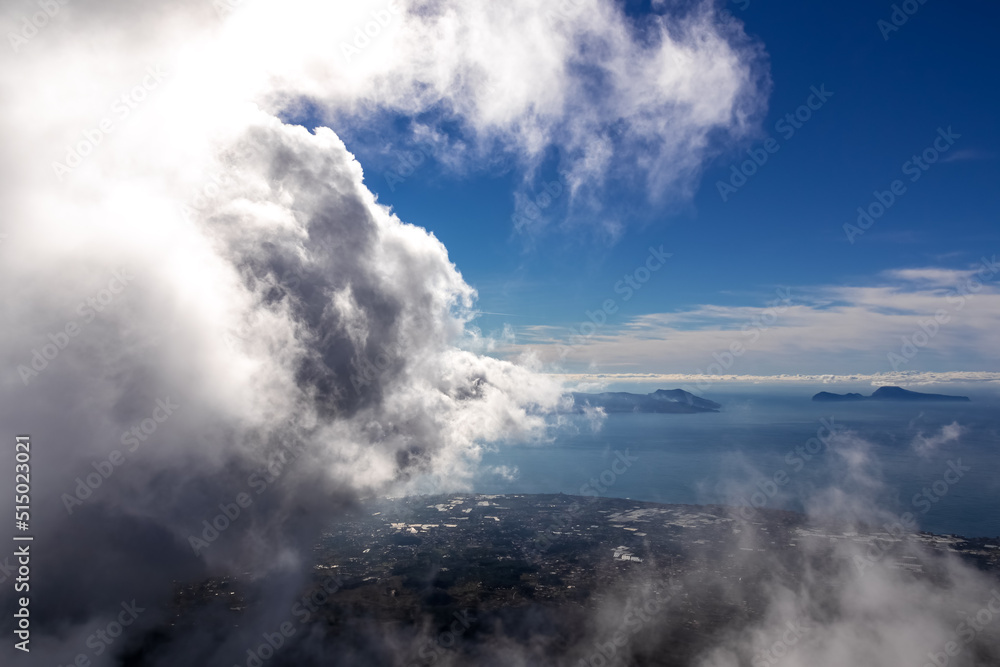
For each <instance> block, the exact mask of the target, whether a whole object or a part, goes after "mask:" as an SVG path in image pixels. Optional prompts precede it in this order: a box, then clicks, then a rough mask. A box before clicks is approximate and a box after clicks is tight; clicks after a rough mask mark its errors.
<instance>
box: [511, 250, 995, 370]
mask: <svg viewBox="0 0 1000 667" xmlns="http://www.w3.org/2000/svg"><path fill="white" fill-rule="evenodd" d="M983 276H985V277H983ZM995 277H996V275H995V274H989V273H988V271H987V270H986V269H982V267H972V268H970V269H945V268H933V267H932V268H921V269H900V270H893V271H888V272H886V273H884V274H882V276H881V277H880V278H879V279H878V280H877V281H876V282H878V283H881V284H874V285H864V286H847V287H842V286H818V287H810V288H800V289H794V288H793V289H791V290H790V291H789V292H788V297H789V298H788V301H787V302H785V303H779V302H773V303H771V304H765V305H760V306H719V305H713V304H705V305H700V306H698V307H695V308H691V309H688V310H680V311H676V312H670V313H650V314H646V315H641V316H638V317H634V318H632V319H630V320H627V321H624V322H622V323H621V324H620V325H617V326H611V325H608V326H606V327H601V328H598V329H596V330H595V331H591V330H590V329H589V328H584V327H581V328H580V334H582V335H574V334H572V333H569V332H567V331H566V330H565V329H563V328H560V327H555V326H550V325H546V326H534V327H532V326H528V327H520V328H518V329H517V330H516V333H517V344H516V346H513V347H508V348H507V349H508V350H509V351H511V352H514V353H516V351H519V350H531V351H532V352H533V353H534V354H536V355H537V356H538V358H539V359H541V360H542V361H545V362H549V363H552V364H553V365H554V367H555V368H557V369H559V371H560V372H566V373H571V374H574V375H578V374H581V373H583V374H586V373H591V374H607V375H606V379H607V378H610V377H612V376H614V375H615V374H627V376H633V375H634V374H635V373H636V372H637V370H638V369H640V368H641V369H643V371H644V372H648V373H652V374H654V375H672V374H680V375H685V376H687V375H692V376H694V375H703V374H707V375H713V374H714V375H728V376H739V375H748V376H753V377H764V376H790V377H796V376H801V375H803V374H804V375H805V376H807V377H813V378H822V377H824V376H826V375H838V376H851V375H856V374H862V375H866V376H869V375H872V374H880V373H895V372H903V371H918V372H919V371H932V372H944V371H963V370H967V369H977V370H989V369H990V368H991V367H995V360H996V358H997V356H998V354H1000V341H998V340H997V338H996V335H995V332H996V328H997V326H998V325H1000V315H998V313H1000V287H998V286H997V285H996V284H995V282H994V278H995ZM588 333H589V334H590V335H587V334H588ZM907 343H909V346H907ZM734 345H735V346H737V347H736V349H737V350H738V354H736V355H733V354H732V352H731V351H732V350H733V349H734V348H733V346H734ZM890 355H894V356H890ZM720 359H722V361H720ZM623 377H626V376H623Z"/></svg>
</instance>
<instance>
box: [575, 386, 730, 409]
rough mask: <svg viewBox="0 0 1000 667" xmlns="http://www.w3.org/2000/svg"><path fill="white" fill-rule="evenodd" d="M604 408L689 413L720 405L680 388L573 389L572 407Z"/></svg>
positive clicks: (718, 407) (715, 407)
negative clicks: (646, 390) (636, 391)
mask: <svg viewBox="0 0 1000 667" xmlns="http://www.w3.org/2000/svg"><path fill="white" fill-rule="evenodd" d="M588 406H589V407H593V408H597V407H600V408H604V411H605V412H607V413H612V412H658V413H672V414H691V413H695V412H718V411H719V409H720V408H721V407H722V406H721V405H719V404H718V403H716V402H715V401H710V400H708V399H705V398H699V397H698V396H695V395H694V394H690V393H688V392H686V391H684V390H683V389H657V390H656V391H654V392H653V393H651V394H630V393H628V392H627V391H610V392H604V393H601V394H584V393H580V392H573V410H574V411H575V412H583V409H584V408H585V407H588Z"/></svg>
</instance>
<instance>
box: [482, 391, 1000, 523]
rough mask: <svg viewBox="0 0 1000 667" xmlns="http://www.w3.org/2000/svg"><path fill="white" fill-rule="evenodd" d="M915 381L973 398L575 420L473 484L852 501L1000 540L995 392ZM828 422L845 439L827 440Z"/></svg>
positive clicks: (732, 406)
mask: <svg viewBox="0 0 1000 667" xmlns="http://www.w3.org/2000/svg"><path fill="white" fill-rule="evenodd" d="M821 389H822V390H827V391H836V392H838V393H846V392H847V391H860V392H862V393H865V394H870V393H871V392H872V391H873V390H874V388H872V387H866V388H861V389H857V388H851V389H830V388H818V389H815V391H820V390H821ZM914 389H916V390H918V391H923V392H937V393H949V394H961V395H966V396H969V397H970V398H971V399H972V401H971V402H968V403H943V402H926V403H916V402H913V403H910V402H905V403H899V402H891V403H890V402H859V403H820V402H814V401H812V400H811V397H812V394H813V393H815V391H810V390H802V389H801V388H797V389H796V390H792V391H789V390H787V389H784V390H768V389H754V390H731V391H730V392H729V393H725V392H723V393H713V392H706V393H703V394H701V395H702V396H703V397H704V398H708V399H711V400H714V401H716V402H718V403H720V404H722V406H723V408H722V410H721V411H720V412H718V413H699V414H679V415H674V414H612V415H608V416H607V417H605V418H604V420H603V422H602V423H600V424H595V423H594V422H593V421H592V420H590V419H586V418H584V417H583V416H571V417H566V418H565V419H564V420H563V423H562V424H561V425H560V426H557V427H554V428H553V430H552V432H551V433H550V437H549V438H547V439H544V440H533V441H531V442H514V443H504V444H495V445H491V446H489V448H488V450H487V452H486V453H485V455H484V456H483V460H482V465H481V466H480V469H479V470H480V472H478V473H477V476H476V477H475V479H474V480H473V488H474V490H475V491H476V492H478V493H489V494H493V493H508V494H509V493H566V494H574V495H591V496H603V497H616V498H630V499H634V500H643V501H652V502H659V503H682V504H701V505H705V504H727V505H750V506H754V507H762V508H771V509H785V510H792V511H799V512H801V511H806V510H807V509H810V510H815V509H816V508H819V509H821V510H824V511H829V510H830V508H833V509H834V510H835V511H839V510H838V508H840V507H841V506H843V507H844V510H843V511H844V512H845V513H851V512H853V511H854V510H853V509H851V507H852V505H856V506H857V507H855V509H858V508H860V509H862V510H864V508H866V507H877V508H879V509H880V510H881V511H882V512H883V516H885V515H886V513H888V515H890V516H902V515H903V514H904V513H906V512H909V513H910V514H911V515H912V516H914V517H915V518H916V520H917V522H918V526H919V529H921V530H926V531H929V532H933V533H940V534H951V535H961V536H964V537H1000V396H998V395H997V394H996V393H991V392H986V391H982V392H976V391H975V390H972V391H956V390H954V388H950V389H948V390H942V389H940V388H938V389H932V388H922V387H921V388H914ZM830 424H833V425H834V426H835V428H836V429H837V432H838V433H839V434H841V435H838V436H837V437H836V438H832V439H831V438H830V437H828V435H827V434H828V433H829V432H830V431H829V430H828V428H829V425H830ZM797 448H799V451H798V452H797V451H796V449H797ZM810 451H812V452H815V453H814V454H810ZM803 452H804V455H803ZM835 499H839V500H835ZM845 518H848V519H851V518H852V517H845ZM854 518H856V517H854Z"/></svg>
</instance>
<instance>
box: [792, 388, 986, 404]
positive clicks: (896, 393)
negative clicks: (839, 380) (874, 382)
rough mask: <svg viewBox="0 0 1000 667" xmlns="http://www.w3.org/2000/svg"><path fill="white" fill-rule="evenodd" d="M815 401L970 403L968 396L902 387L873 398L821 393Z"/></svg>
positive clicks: (877, 391) (874, 395) (815, 397)
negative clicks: (928, 392)
mask: <svg viewBox="0 0 1000 667" xmlns="http://www.w3.org/2000/svg"><path fill="white" fill-rule="evenodd" d="M812 400H814V401H827V402H846V401H963V402H968V401H969V397H968V396H949V395H948V394H923V393H921V392H919V391H910V390H908V389H903V388H902V387H879V388H878V389H876V390H875V392H874V393H872V395H871V396H864V395H862V394H831V393H830V392H828V391H821V392H819V393H818V394H816V395H815V396H813V397H812Z"/></svg>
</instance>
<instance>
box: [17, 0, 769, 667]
mask: <svg viewBox="0 0 1000 667" xmlns="http://www.w3.org/2000/svg"><path fill="white" fill-rule="evenodd" d="M0 20H2V23H3V25H4V27H5V29H9V30H8V32H7V35H6V42H7V44H6V46H5V48H7V49H8V51H7V53H6V54H5V55H4V56H3V58H2V64H0V87H2V93H3V97H4V100H5V102H4V105H3V108H2V110H0V127H2V132H3V136H4V141H3V144H2V148H0V173H2V177H3V178H2V182H0V210H2V216H0V218H2V222H0V225H2V228H0V234H2V235H3V236H2V239H0V240H2V244H0V255H2V259H3V261H2V262H0V277H2V280H3V284H4V285H6V286H7V290H6V293H5V297H4V298H3V300H2V304H3V305H2V316H3V319H4V322H5V324H4V327H3V328H2V332H0V349H2V355H3V364H4V368H5V369H6V372H5V374H4V380H3V397H2V400H0V423H2V424H3V426H4V432H5V433H8V434H11V433H15V432H16V433H30V434H31V436H32V440H33V446H34V449H33V459H32V461H33V469H34V471H35V474H34V476H33V478H32V480H33V503H34V506H33V510H32V511H33V521H34V528H33V529H34V531H35V533H36V535H37V540H36V542H35V543H34V546H33V548H34V549H35V556H34V560H33V567H34V579H33V583H32V604H33V607H32V613H33V620H34V622H35V623H36V625H35V626H34V627H35V628H36V630H35V633H34V635H33V645H34V649H33V651H32V660H37V661H38V662H37V664H48V663H51V664H64V663H66V664H68V663H69V662H71V661H72V660H74V658H75V656H77V655H78V654H81V653H85V654H87V655H88V656H89V657H90V659H92V660H94V664H111V656H112V655H114V654H117V653H119V652H121V651H122V650H124V648H125V642H126V641H127V640H126V639H122V640H120V643H117V644H115V637H117V635H113V636H111V635H109V634H107V633H105V634H99V635H95V634H94V633H95V631H96V630H99V629H101V628H107V627H109V624H112V626H111V627H114V625H113V624H115V623H116V619H123V618H124V619H127V620H128V621H129V623H130V624H135V625H138V626H142V625H144V624H148V625H152V624H155V623H159V622H161V621H162V618H160V617H159V615H160V613H161V611H160V610H162V609H163V608H164V605H165V602H166V601H168V600H169V599H170V596H171V595H172V593H173V586H174V584H173V582H175V581H190V580H197V579H198V578H199V577H203V576H205V575H207V574H209V573H215V574H227V573H243V574H246V573H250V574H252V575H260V574H264V573H266V572H269V571H271V572H272V574H273V572H274V571H277V572H278V574H273V576H279V577H280V576H289V577H293V578H294V573H295V572H296V571H297V568H298V566H299V565H300V564H301V563H302V562H303V558H307V557H308V549H309V547H310V545H311V544H312V541H313V540H314V539H315V536H316V534H317V530H318V528H319V526H321V525H322V524H323V523H325V522H327V521H328V520H329V519H330V517H331V516H335V515H336V514H337V512H338V511H339V510H340V508H342V507H344V506H346V505H349V504H350V503H351V502H352V501H353V500H355V499H356V498H358V497H359V496H361V495H364V494H373V493H380V492H381V493H385V492H392V493H400V492H407V491H414V490H426V489H436V488H458V487H460V486H461V484H462V482H463V480H464V479H465V478H466V476H467V475H468V474H469V473H470V471H471V470H472V468H473V466H474V465H475V463H476V461H477V459H478V457H479V453H480V447H481V446H482V444H483V443H485V442H491V441H503V440H505V439H508V438H512V437H531V436H532V435H535V434H539V433H541V432H543V430H544V428H545V417H544V415H545V414H546V413H547V412H550V411H552V410H553V409H554V408H555V407H556V405H557V403H558V401H559V400H560V399H559V396H560V393H561V388H560V387H559V386H558V385H557V384H555V383H554V382H552V381H550V380H548V379H546V378H545V376H542V375H539V374H536V373H535V372H534V371H533V370H531V369H530V368H527V367H525V366H523V365H515V364H512V363H509V362H504V361H499V360H497V359H494V358H491V357H488V356H483V355H481V354H478V353H477V352H476V351H475V350H476V349H479V348H478V347H477V344H476V341H474V340H473V339H472V338H471V336H470V335H469V334H468V333H467V332H466V329H465V325H466V323H467V321H468V317H469V315H470V306H471V305H472V304H473V301H474V298H475V291H474V290H473V289H472V288H471V287H470V286H469V285H468V284H466V283H465V282H464V280H463V279H462V276H461V274H460V272H459V270H458V269H457V268H456V267H455V266H454V265H453V264H452V263H451V262H450V261H449V259H448V255H447V252H446V250H445V248H444V247H443V246H442V244H441V243H440V242H439V241H438V240H437V239H436V238H434V236H433V235H432V234H430V233H428V232H426V231H425V230H423V229H420V228H417V227H414V226H412V225H408V224H406V223H405V222H404V221H401V220H399V219H398V218H397V217H396V216H395V215H394V214H393V213H392V212H391V211H390V210H389V209H388V208H387V207H385V206H383V205H381V204H379V203H378V202H377V201H376V199H375V197H374V196H373V195H372V193H371V192H370V191H369V190H368V189H367V188H366V186H365V180H364V172H363V165H360V164H358V162H357V161H356V160H355V159H354V157H353V156H352V155H351V154H350V153H349V152H348V150H347V149H346V148H345V146H344V144H343V142H342V141H341V140H340V138H338V123H344V124H345V126H347V125H350V126H352V127H358V126H359V124H362V123H363V122H364V119H365V118H366V117H368V116H369V115H370V116H371V117H372V118H376V117H379V116H380V114H403V115H405V116H408V117H411V118H416V117H418V116H420V117H421V118H424V119H426V118H433V119H435V120H423V121H421V122H420V123H416V122H414V124H413V126H412V128H411V129H412V132H413V136H414V137H418V138H421V139H422V140H425V141H426V142H428V143H427V145H429V146H431V147H432V148H431V150H432V151H435V154H436V156H437V157H438V159H439V162H440V164H442V165H448V167H449V168H452V169H456V170H459V171H462V170H466V169H472V168H475V164H476V163H477V161H479V160H481V159H485V156H487V155H488V154H490V153H494V152H506V153H509V154H511V155H514V156H515V157H516V164H518V165H519V167H518V168H519V169H521V173H522V174H523V175H524V177H525V179H527V180H530V179H531V178H533V176H532V175H533V174H534V173H535V170H536V169H537V168H538V166H539V165H540V164H541V161H542V158H543V154H544V152H545V151H546V150H547V149H548V148H550V147H555V148H557V149H558V150H559V152H560V154H561V155H562V156H563V157H562V158H561V160H562V162H561V164H560V166H559V169H560V170H561V171H562V172H563V174H564V176H565V178H566V181H567V183H568V184H569V187H570V190H571V191H572V192H573V193H574V197H583V194H582V193H583V192H591V193H599V191H600V188H601V187H602V185H603V184H604V183H605V180H606V174H607V173H608V171H609V170H610V169H611V168H612V166H616V165H618V166H620V165H629V166H628V169H634V170H636V174H638V175H639V176H641V178H639V179H638V181H639V182H644V183H646V185H647V186H648V189H649V192H651V193H656V194H657V195H661V196H662V195H667V196H671V197H673V196H677V195H683V194H684V192H685V191H686V190H687V188H688V187H689V186H690V184H691V183H692V179H694V178H695V177H696V176H697V173H698V170H699V168H700V165H701V162H702V161H703V160H704V158H705V157H706V156H707V155H709V154H710V153H711V151H712V150H713V146H712V144H711V141H710V140H709V139H710V137H712V136H714V134H720V133H721V134H723V135H724V134H727V133H728V134H730V135H734V136H739V135H742V134H744V133H745V132H747V131H748V129H749V128H750V127H751V125H752V120H753V119H754V118H755V117H756V115H758V114H759V112H760V110H761V106H762V103H761V87H762V86H763V85H765V81H764V74H763V73H762V69H761V67H760V57H759V54H758V53H757V48H756V47H755V46H753V45H752V44H750V43H749V41H748V40H747V39H746V38H745V36H744V35H743V34H742V32H741V31H740V28H739V26H738V25H737V24H735V23H732V22H727V21H725V20H722V19H721V18H720V17H719V15H717V14H716V13H715V11H714V9H713V8H712V6H711V4H710V3H695V4H694V5H693V6H691V7H688V8H686V9H685V10H684V12H683V14H681V15H678V16H670V15H663V16H656V17H654V18H653V19H651V20H649V21H646V22H644V23H643V24H636V23H633V22H632V20H631V19H629V18H627V17H626V16H625V15H624V14H623V13H622V10H621V9H620V7H619V6H618V5H617V4H614V3H611V2H607V1H604V0H579V1H577V2H574V1H572V0H568V1H567V2H565V3H562V4H561V5H559V6H558V7H555V6H552V7H550V6H548V5H547V4H545V3H534V2H528V1H526V0H525V1H517V2H503V3H483V2H410V3H405V2H392V3H381V2H378V1H376V2H371V3H361V2H358V3H354V2H351V3H345V2H330V3H307V2H281V3H279V2H254V1H253V0H248V1H246V2H236V1H235V0H230V1H229V2H226V1H225V0H219V1H217V2H215V3H212V2H209V1H208V0H205V1H204V2H194V1H189V2H150V3H125V2H115V1H112V0H107V1H104V2H86V1H84V0H80V1H79V2H77V1H76V0H73V1H71V2H63V1H61V0H52V1H51V2H40V3H38V4H37V5H30V4H27V3H24V4H23V6H22V5H16V4H8V5H6V6H5V8H4V9H3V14H2V16H0ZM372 26H375V27H374V28H373V27H372ZM305 102H308V103H309V104H310V105H312V106H313V107H314V108H315V109H316V110H317V112H316V113H317V116H318V117H320V118H321V119H322V120H323V121H324V122H325V123H326V124H327V125H329V126H330V128H332V129H328V128H326V127H320V128H318V129H316V130H315V131H314V132H309V131H307V130H306V129H304V128H303V127H300V126H293V125H287V124H283V123H282V122H281V121H280V120H279V118H287V117H289V114H293V113H294V111H295V109H296V108H297V106H298V105H301V104H303V103H305ZM421 114H422V115H421ZM373 122H374V121H373ZM444 124H449V127H451V126H453V125H456V126H457V127H459V128H460V129H459V130H458V131H455V132H448V133H446V132H443V131H442V129H441V127H443V126H444ZM713 133H714V134H713ZM619 173H622V172H619ZM630 180H636V179H632V178H631V177H630ZM585 186H587V187H585ZM588 196H591V195H588ZM592 196H598V195H597V194H594V195H592ZM585 203H586V202H585ZM590 203H593V202H590ZM11 466H12V460H11V458H10V457H3V459H2V463H0V473H2V474H3V476H4V477H5V478H9V477H10V476H11V475H12V469H11ZM5 572H6V570H5ZM289 572H291V573H293V574H288V573H289ZM277 588H280V589H281V590H282V591H285V590H286V589H287V590H294V586H291V585H290V586H288V587H287V588H281V587H277ZM10 593H11V590H10V589H9V588H8V587H6V586H5V587H4V589H3V593H2V596H4V597H3V599H4V601H5V602H4V608H5V609H6V608H9V607H7V606H6V602H7V601H8V597H7V596H9V595H10ZM286 594H288V593H285V592H280V593H275V594H274V595H275V596H276V599H281V596H282V595H286ZM123 605H124V606H123ZM276 606H277V607H280V606H281V605H280V604H277V605H276ZM126 608H127V609H126ZM286 608H287V607H286ZM123 609H125V611H123ZM121 622H124V621H121ZM9 625H10V623H9V621H8V622H7V623H5V624H4V627H5V628H7V627H8V626H9ZM119 629H120V628H119ZM133 636H137V635H136V634H133ZM138 636H141V633H140V634H139V635H138ZM214 639H217V638H214ZM214 639H213V641H214ZM234 641H235V640H234ZM235 643H236V644H238V643H239V642H235ZM8 649H9V643H7V642H5V643H4V648H3V649H2V650H3V651H4V652H6V651H8ZM174 657H175V658H176V656H174ZM46 660H47V661H48V663H46V662H45V661H46ZM164 660H166V662H164V663H163V664H177V663H176V662H171V661H170V660H171V659H168V658H164ZM33 664H36V663H34V662H33Z"/></svg>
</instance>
